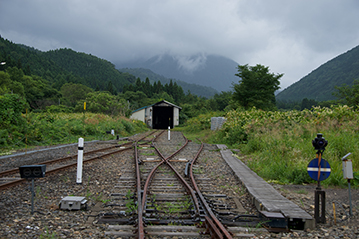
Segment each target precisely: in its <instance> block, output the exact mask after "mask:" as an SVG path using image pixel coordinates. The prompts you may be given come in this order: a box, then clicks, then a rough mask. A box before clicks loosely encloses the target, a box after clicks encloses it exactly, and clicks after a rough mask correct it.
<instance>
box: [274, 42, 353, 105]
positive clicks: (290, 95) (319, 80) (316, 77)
mask: <svg viewBox="0 0 359 239" xmlns="http://www.w3.org/2000/svg"><path fill="white" fill-rule="evenodd" d="M354 80H359V46H357V47H355V48H353V49H351V50H350V51H347V52H346V53H343V54H341V55H339V56H337V57H335V58H334V59H332V60H330V61H328V62H326V63H325V64H323V65H321V66H320V67H318V68H317V69H315V70H314V71H312V72H311V73H310V74H308V75H307V76H305V77H303V78H302V79H301V80H299V81H298V82H296V83H294V84H293V85H291V86H289V87H288V88H286V89H285V90H283V91H281V92H280V93H279V94H278V95H277V96H276V99H277V100H287V101H301V100H303V99H304V98H307V99H314V100H316V101H327V100H335V99H336V97H335V96H333V94H332V93H333V92H335V91H336V90H335V86H342V85H343V84H347V85H350V86H352V85H353V81H354Z"/></svg>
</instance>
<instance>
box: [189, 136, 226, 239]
mask: <svg viewBox="0 0 359 239" xmlns="http://www.w3.org/2000/svg"><path fill="white" fill-rule="evenodd" d="M202 148H203V142H201V149H200V150H199V152H198V153H197V155H196V156H195V158H194V159H193V160H192V161H191V165H190V169H189V175H190V178H191V182H192V186H193V187H194V190H195V191H196V193H197V195H198V197H199V199H200V200H201V202H202V205H203V206H204V207H205V210H206V212H207V215H208V216H206V217H205V219H206V223H205V226H206V232H207V233H210V234H211V237H212V238H232V236H231V234H230V233H229V232H228V230H227V229H226V228H225V227H224V226H223V224H222V223H221V222H220V221H219V220H218V219H217V217H216V216H215V215H214V213H213V212H212V209H211V207H210V206H209V205H208V203H207V202H206V200H205V198H204V197H203V195H202V193H201V191H200V190H199V188H198V186H197V183H196V181H195V179H194V176H193V170H192V168H193V164H194V162H195V161H196V160H197V158H198V157H199V154H200V152H201V151H202Z"/></svg>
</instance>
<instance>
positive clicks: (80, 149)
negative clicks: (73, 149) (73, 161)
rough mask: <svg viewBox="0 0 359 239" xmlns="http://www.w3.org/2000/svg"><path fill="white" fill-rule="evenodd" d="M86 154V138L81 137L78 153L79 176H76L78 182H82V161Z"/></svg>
mask: <svg viewBox="0 0 359 239" xmlns="http://www.w3.org/2000/svg"><path fill="white" fill-rule="evenodd" d="M83 155H84V139H83V138H79V148H78V154H77V176H76V183H77V184H82V161H83Z"/></svg>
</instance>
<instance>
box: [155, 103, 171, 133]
mask: <svg viewBox="0 0 359 239" xmlns="http://www.w3.org/2000/svg"><path fill="white" fill-rule="evenodd" d="M152 117H153V121H152V128H153V129H168V126H170V127H171V128H173V107H172V106H155V105H154V106H153V112H152Z"/></svg>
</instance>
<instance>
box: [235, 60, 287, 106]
mask: <svg viewBox="0 0 359 239" xmlns="http://www.w3.org/2000/svg"><path fill="white" fill-rule="evenodd" d="M236 76H238V77H240V78H241V79H240V81H239V84H233V88H234V92H233V100H234V101H235V103H238V104H239V105H240V106H242V107H244V108H245V109H249V108H251V107H253V106H255V107H257V108H260V109H263V110H267V109H273V108H275V95H274V92H275V91H276V90H278V89H279V88H280V87H279V79H280V78H281V77H282V76H283V74H277V75H275V74H273V73H269V68H268V67H265V66H262V65H259V64H257V65H256V66H248V65H238V73H237V74H236Z"/></svg>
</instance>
